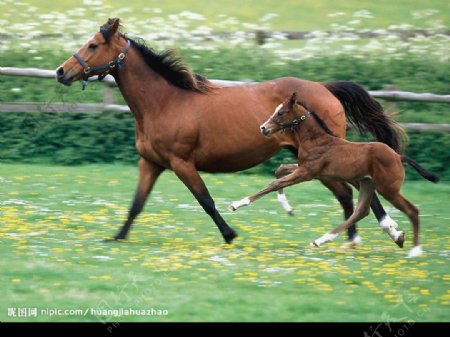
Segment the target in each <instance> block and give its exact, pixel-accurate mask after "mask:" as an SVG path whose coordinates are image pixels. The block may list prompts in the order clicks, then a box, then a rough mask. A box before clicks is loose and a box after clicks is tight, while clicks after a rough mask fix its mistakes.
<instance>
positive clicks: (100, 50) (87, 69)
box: [56, 19, 126, 85]
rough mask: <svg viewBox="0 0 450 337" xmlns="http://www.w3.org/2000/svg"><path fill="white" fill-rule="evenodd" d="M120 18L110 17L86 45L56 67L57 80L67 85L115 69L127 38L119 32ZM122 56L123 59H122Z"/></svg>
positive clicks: (119, 61)
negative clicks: (122, 36)
mask: <svg viewBox="0 0 450 337" xmlns="http://www.w3.org/2000/svg"><path fill="white" fill-rule="evenodd" d="M119 27H120V20H119V19H109V20H108V22H106V23H105V24H104V25H103V26H101V27H100V31H99V32H97V33H95V34H94V36H92V37H91V38H90V39H89V40H88V41H87V42H86V44H85V45H84V46H82V47H81V48H80V49H79V50H78V51H77V52H76V53H75V54H74V55H73V56H72V57H70V58H69V59H68V60H66V61H65V62H64V63H63V64H61V66H59V67H58V68H57V69H56V78H57V80H58V81H59V82H60V83H62V84H65V85H71V84H72V82H74V81H78V80H80V79H84V80H87V78H88V77H90V76H93V75H101V74H104V75H105V76H106V74H107V73H109V72H110V71H113V69H114V68H115V67H116V66H117V65H120V63H121V61H122V59H123V57H125V56H123V57H122V55H121V54H123V51H124V48H125V47H126V40H125V39H123V38H121V37H120V35H119V34H118V29H119ZM121 57H122V59H121Z"/></svg>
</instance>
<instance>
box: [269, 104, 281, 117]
mask: <svg viewBox="0 0 450 337" xmlns="http://www.w3.org/2000/svg"><path fill="white" fill-rule="evenodd" d="M282 107H283V104H279V105H278V106H277V107H276V108H275V111H274V112H273V114H272V116H275V114H277V113H278V111H280V110H281V108H282Z"/></svg>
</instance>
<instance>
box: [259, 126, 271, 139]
mask: <svg viewBox="0 0 450 337" xmlns="http://www.w3.org/2000/svg"><path fill="white" fill-rule="evenodd" d="M259 128H260V129H261V133H262V134H263V135H264V136H265V137H270V135H271V134H272V131H270V130H269V129H267V128H266V127H265V126H264V125H261V126H260V127H259Z"/></svg>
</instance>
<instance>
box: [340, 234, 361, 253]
mask: <svg viewBox="0 0 450 337" xmlns="http://www.w3.org/2000/svg"><path fill="white" fill-rule="evenodd" d="M360 244H361V236H359V234H356V235H355V236H353V238H352V239H349V240H348V241H345V242H344V243H343V244H342V245H341V248H343V249H349V248H356V247H357V246H359V245H360Z"/></svg>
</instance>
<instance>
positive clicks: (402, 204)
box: [383, 193, 422, 257]
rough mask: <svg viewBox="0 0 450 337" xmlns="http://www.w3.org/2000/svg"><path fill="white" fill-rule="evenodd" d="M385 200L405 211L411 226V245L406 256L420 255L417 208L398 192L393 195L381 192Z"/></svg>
mask: <svg viewBox="0 0 450 337" xmlns="http://www.w3.org/2000/svg"><path fill="white" fill-rule="evenodd" d="M383 197H385V198H386V200H388V201H390V202H391V203H392V204H393V205H394V206H395V207H396V208H397V209H398V210H400V211H402V212H403V213H405V214H406V215H407V216H408V218H409V220H410V221H411V224H412V226H413V234H414V237H413V245H414V247H413V248H412V249H411V250H410V251H409V255H408V257H417V256H420V255H422V247H421V246H420V243H419V209H418V208H417V207H416V206H414V205H413V204H412V203H411V202H409V201H408V200H407V199H405V197H403V196H402V195H401V194H400V193H396V194H394V195H388V194H383Z"/></svg>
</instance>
